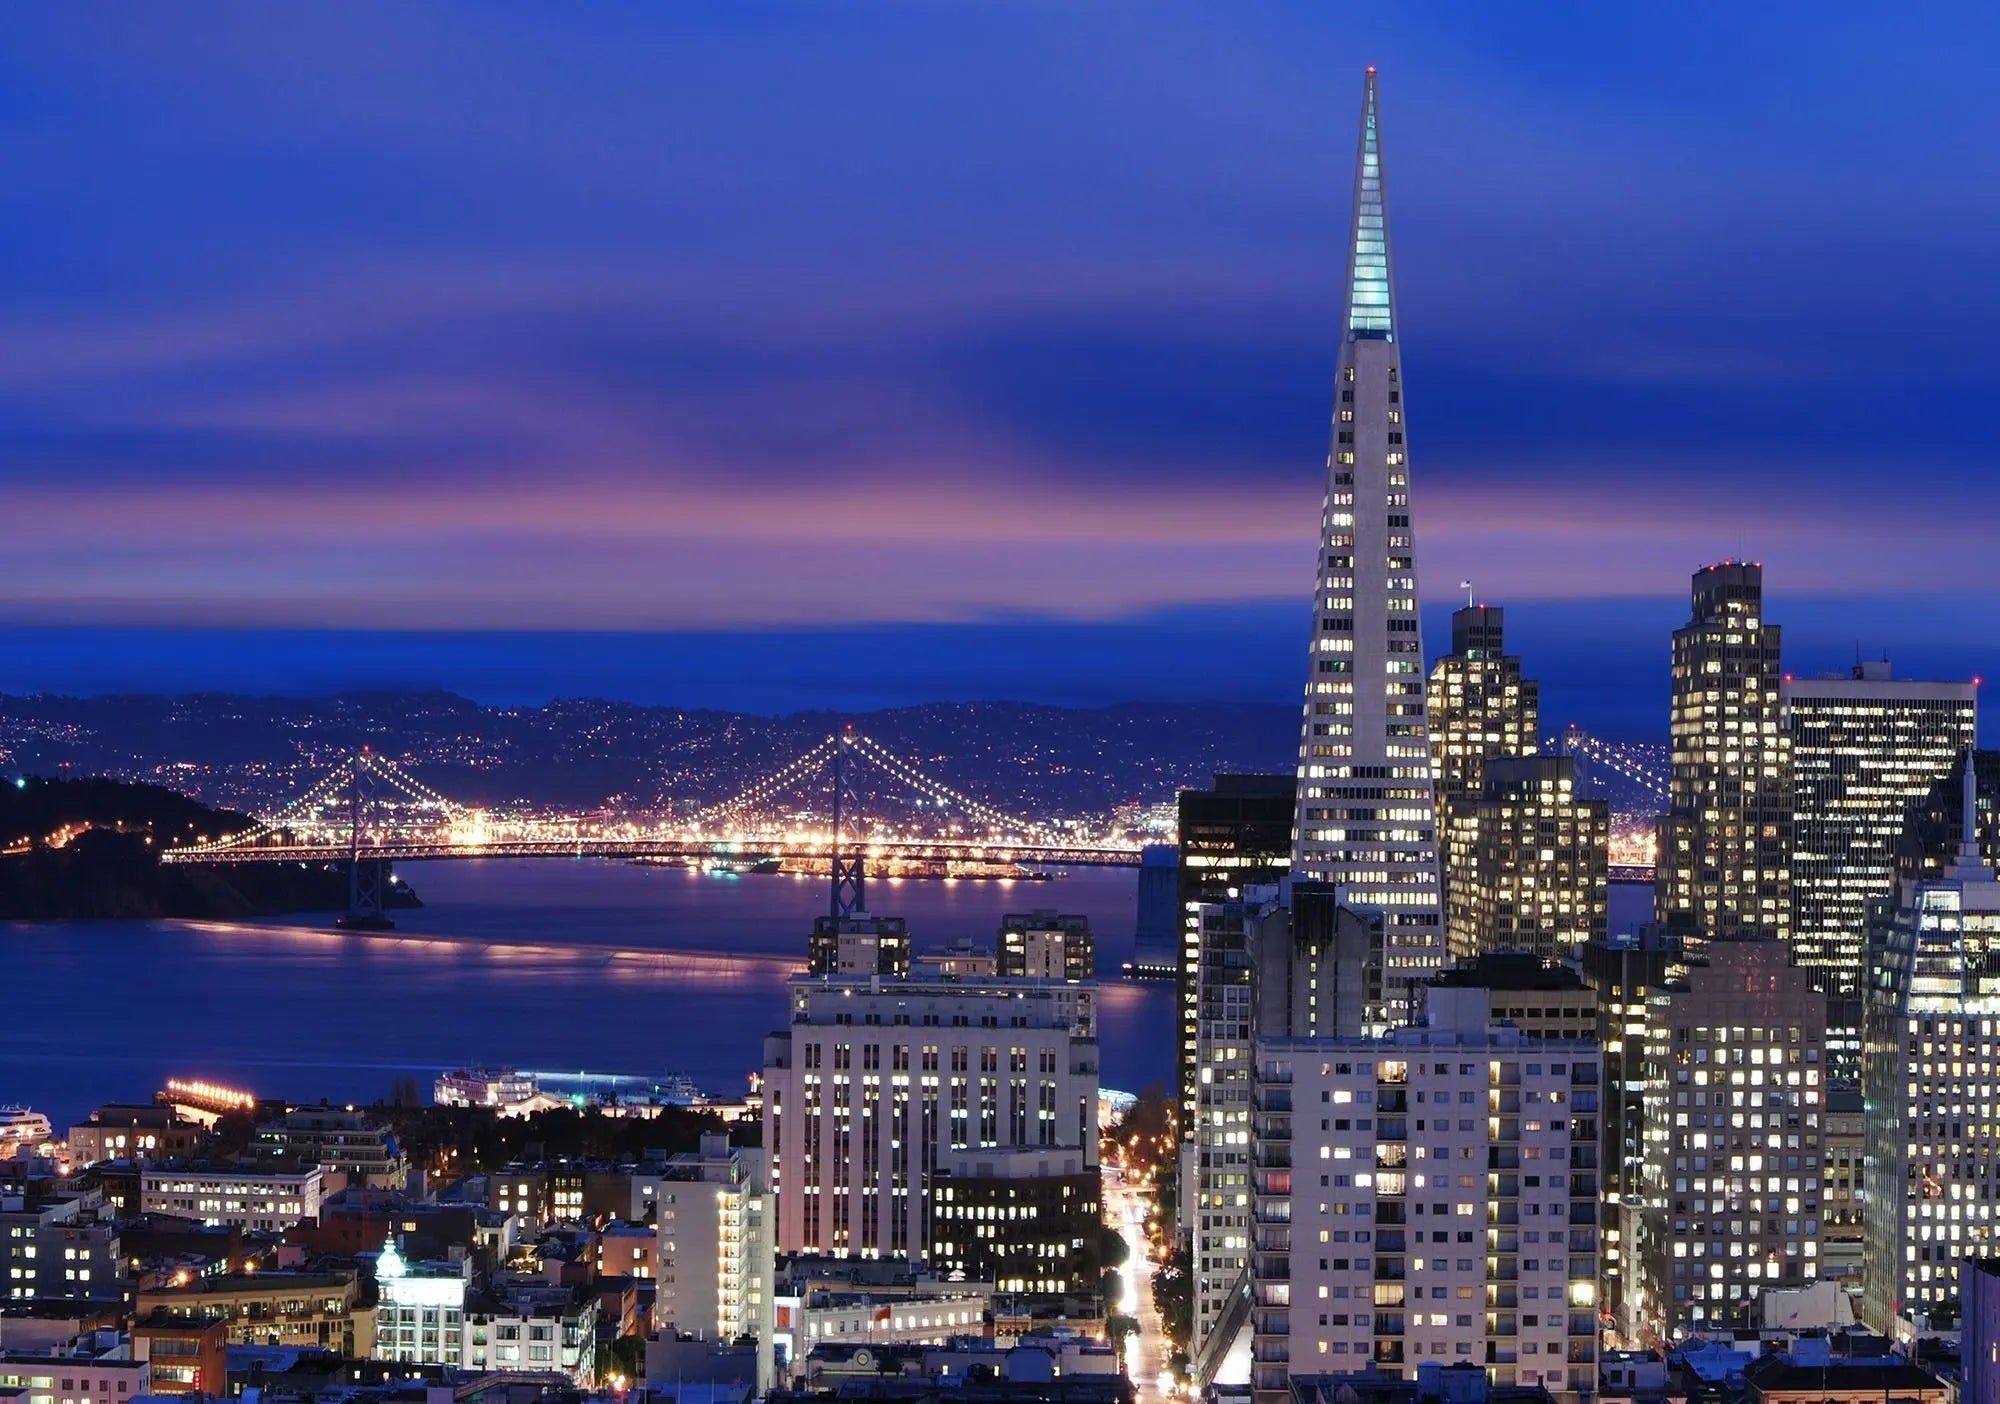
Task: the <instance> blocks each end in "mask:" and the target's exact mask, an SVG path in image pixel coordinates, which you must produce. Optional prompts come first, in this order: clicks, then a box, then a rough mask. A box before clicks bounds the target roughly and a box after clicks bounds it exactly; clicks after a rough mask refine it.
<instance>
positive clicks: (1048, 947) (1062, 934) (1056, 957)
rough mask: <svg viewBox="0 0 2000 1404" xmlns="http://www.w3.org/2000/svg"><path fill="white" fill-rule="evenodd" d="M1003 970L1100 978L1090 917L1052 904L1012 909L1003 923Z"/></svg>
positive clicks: (1038, 976)
mask: <svg viewBox="0 0 2000 1404" xmlns="http://www.w3.org/2000/svg"><path fill="white" fill-rule="evenodd" d="M999 971H1000V974H1001V975H1002V976H1004V977H1006V978H1009V979H1017V980H1094V979H1096V978H1097V948H1096V943H1095V942H1094V941H1093V939H1092V937H1091V934H1090V918H1089V917H1086V916H1076V915H1069V914H1065V913H1060V912H1057V911H1056V910H1054V909H1053V908H1049V907H1043V908H1038V909H1037V910H1035V911H1032V912H1009V913H1008V914H1007V915H1006V916H1005V917H1004V918H1003V919H1002V920H1001V923H1000V963H999Z"/></svg>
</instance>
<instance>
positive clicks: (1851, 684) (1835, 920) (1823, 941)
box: [1784, 660, 1979, 995]
mask: <svg viewBox="0 0 2000 1404" xmlns="http://www.w3.org/2000/svg"><path fill="white" fill-rule="evenodd" d="M1784 704H1785V731H1786V734H1787V736H1788V737H1789V739H1790V742H1791V749H1792V806H1793V814H1792V950H1793V952H1794V953H1795V955H1796V957H1797V959H1798V962H1799V964H1800V965H1803V966H1805V967H1806V968H1807V969H1808V970H1814V971H1817V972H1819V974H1820V978H1821V981H1822V984H1823V986H1824V988H1825V989H1826V990H1827V992H1828V993H1829V994H1841V995H1855V994H1859V993H1860V992H1861V989H1862V986H1863V983H1864V980H1863V975H1864V971H1863V960H1864V957H1865V956H1866V954H1867V949H1868V904H1869V903H1870V902H1872V901H1874V900H1876V899H1877V898H1882V897H1887V896H1888V895H1889V892H1890V888H1891V885H1892V882H1893V879H1894V876H1895V867H1894V855H1895V848H1896V844H1897V841H1898V840H1899V839H1900V838H1901V837H1902V834H1903V830H1904V828H1905V826H1906V825H1907V823H1908V821H1909V818H1910V811H1911V810H1912V809H1913V808H1914V807H1915V806H1917V805H1918V804H1920V803H1921V802H1922V801H1923V799H1924V798H1925V797H1926V796H1927V795H1928V794H1929V793H1930V791H1931V789H1932V787H1933V786H1935V785H1936V784H1937V782H1938V781H1940V780H1942V779H1944V778H1945V777H1946V776H1947V775H1949V774H1950V773H1951V770H1952V766H1953V764H1954V762H1956V761H1957V759H1958V757H1959V756H1961V755H1963V754H1964V752H1965V750H1966V748H1967V747H1969V746H1971V745H1972V744H1973V741H1974V731H1975V730H1976V727H1977V723H1978V716H1979V689H1978V688H1977V686H1975V685H1974V684H1972V683H1970V682H1963V683H1949V682H1914V681H1903V680H1900V679H1897V678H1895V677H1893V676H1892V675H1891V670H1890V667H1889V664H1888V662H1887V661H1886V660H1885V661H1882V662H1879V663H1875V662H1870V663H1858V664H1856V665H1855V667H1854V671H1853V673H1852V674H1851V675H1849V676H1846V677H1836V678H1789V679H1787V680H1786V682H1785V685H1784Z"/></svg>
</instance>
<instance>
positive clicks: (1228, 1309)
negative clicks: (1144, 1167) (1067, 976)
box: [1181, 883, 1382, 1360]
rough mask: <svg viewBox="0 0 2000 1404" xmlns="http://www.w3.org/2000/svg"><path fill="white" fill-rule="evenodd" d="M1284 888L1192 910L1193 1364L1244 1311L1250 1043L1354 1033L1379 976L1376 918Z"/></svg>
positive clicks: (1188, 1149)
mask: <svg viewBox="0 0 2000 1404" xmlns="http://www.w3.org/2000/svg"><path fill="white" fill-rule="evenodd" d="M1285 887H1286V888H1289V890H1288V891H1286V890H1283V889H1281V888H1274V887H1263V888H1254V889H1252V890H1251V892H1250V893H1248V894H1246V895H1245V896H1244V897H1242V898H1239V899H1238V900H1235V901H1231V902H1218V903H1211V904H1208V905H1204V906H1203V907H1201V909H1200V911H1199V917H1200V922H1201V927H1200V929H1201V966H1200V969H1199V972H1198V974H1199V980H1198V985H1197V1009H1198V1014H1199V1018H1198V1021H1197V1032H1198V1044H1199V1052H1200V1057H1199V1063H1200V1076H1199V1078H1198V1079H1197V1080H1196V1083H1195V1107H1194V1114H1193V1116H1192V1117H1190V1118H1189V1120H1188V1127H1189V1130H1190V1135H1189V1138H1188V1140H1187V1142H1186V1144H1185V1146H1184V1149H1183V1156H1182V1170H1181V1174H1182V1183H1181V1219H1182V1221H1183V1224H1184V1226H1185V1228H1186V1232H1187V1237H1188V1240H1189V1246H1190V1253H1191V1257H1192V1262H1193V1267H1194V1274H1193V1275H1194V1284H1193V1297H1194V1333H1193V1346H1194V1355H1195V1357H1196V1359H1197V1360H1200V1359H1203V1358H1204V1352H1207V1351H1211V1350H1213V1351H1220V1350H1226V1349H1227V1344H1226V1342H1227V1338H1229V1337H1231V1336H1233V1335H1234V1332H1235V1328H1236V1327H1237V1326H1238V1325H1239V1324H1240V1317H1241V1313H1242V1309H1243V1308H1244V1307H1245V1306H1247V1302H1248V1299H1247V1297H1245V1296H1244V1295H1243V1294H1242V1288H1243V1285H1244V1277H1245V1274H1246V1273H1247V1271H1248V1270H1249V1266H1250V1243H1251V1203H1250V1198H1251V1175H1250V1167H1251V1134H1252V1126H1251V1115H1250V1112H1251V1094H1252V1084H1253V1083H1254V1081H1255V1074H1256V1059H1255V1053H1256V1040H1257V1039H1259V1038H1266V1037H1270V1038H1286V1037H1298V1038H1304V1037H1331V1036H1333V1035H1336V1034H1346V1035H1358V1034H1359V1033H1360V1032H1361V1027H1362V1015H1363V1011H1364V1006H1365V1005H1366V1003H1367V999H1368V995H1369V993H1370V992H1371V986H1370V978H1371V975H1372V976H1374V977H1376V978H1379V973H1380V969H1381V948H1382V924H1381V921H1380V918H1379V914H1367V915H1364V914H1361V913H1357V912H1354V911H1353V910H1351V909H1349V908H1347V907H1345V906H1343V905H1342V904H1341V903H1340V901H1339V899H1338V893H1337V891H1336V890H1335V889H1334V888H1332V887H1330V886H1328V885H1326V884H1324V883H1317V884H1313V883H1288V884H1286V885H1285ZM1218 1336H1219V1337H1220V1339H1216V1340H1211V1337H1218Z"/></svg>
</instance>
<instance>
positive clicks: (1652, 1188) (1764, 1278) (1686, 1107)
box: [1626, 941, 1826, 1342]
mask: <svg viewBox="0 0 2000 1404" xmlns="http://www.w3.org/2000/svg"><path fill="white" fill-rule="evenodd" d="M1703 959H1704V960H1705V961H1706V962H1707V963H1706V964H1697V965H1693V966H1692V967H1691V968H1690V969H1689V970H1688V973H1687V977H1686V979H1685V981H1684V982H1682V983H1681V984H1680V985H1679V986H1677V987H1674V986H1670V987H1668V988H1667V989H1665V990H1662V991H1659V992H1657V993H1656V994H1655V995H1653V996H1652V998H1651V1010H1650V1017H1649V1019H1648V1026H1647V1037H1646V1099H1645V1136H1646V1160H1645V1197H1646V1209H1645V1213H1644V1215H1643V1218H1642V1220H1641V1222H1640V1224H1639V1227H1638V1233H1637V1235H1636V1237H1637V1241H1636V1242H1633V1243H1631V1244H1630V1245H1628V1246H1629V1251H1631V1252H1632V1253H1633V1254H1634V1255H1635V1257H1636V1259H1637V1262H1636V1267H1637V1269H1638V1281H1637V1283H1636V1284H1630V1285H1628V1289H1627V1295H1626V1307H1627V1311H1628V1313H1629V1314H1630V1318H1631V1319H1630V1321H1629V1322H1628V1329H1630V1330H1631V1331H1632V1332H1633V1333H1634V1334H1637V1335H1639V1336H1640V1337H1641V1338H1642V1339H1645V1340H1648V1341H1654V1342H1659V1341H1665V1340H1670V1339H1672V1338H1674V1337H1676V1336H1678V1335H1682V1334H1687V1333H1692V1332H1701V1331H1710V1330H1725V1329H1730V1328H1733V1327H1737V1326H1741V1325H1744V1324H1745V1323H1747V1322H1748V1321H1749V1320H1750V1315H1749V1313H1750V1311H1751V1308H1752V1307H1753V1306H1754V1304H1755V1302H1756V1298H1757V1295H1758V1293H1760V1292H1762V1291H1764V1290H1766V1289H1768V1288H1787V1287H1802V1286H1806V1285H1809V1284H1810V1283H1812V1282H1815V1281H1817V1280H1818V1278H1819V1275H1820V1245H1821V1235H1822V1223H1821V1201H1820V1195H1821V1193H1822V1192H1823V1188H1824V1182H1823V1173H1824V1158H1825V1112H1826V1084H1825V1076H1824V1071H1825V1070H1824V1063H1823V1052H1822V1050H1823V1046H1824V1043H1825V1038H1826V997H1825V996H1824V995H1823V994H1821V993H1820V992H1819V991H1818V990H1817V989H1815V988H1814V987H1813V981H1812V976H1811V973H1810V972H1808V971H1804V970H1800V969H1799V968H1798V967H1797V966H1795V965H1793V964H1792V962H1791V958H1790V954H1789V952H1788V951H1787V950H1786V948H1785V946H1784V944H1783V943H1782V942H1778V941H1718V942H1714V943H1712V944H1710V945H1709V946H1708V947H1707V950H1706V951H1705V953H1704V956H1703ZM1632 1285H1636V1286H1637V1288H1638V1290H1637V1291H1636V1292H1634V1291H1632V1290H1631V1286H1632Z"/></svg>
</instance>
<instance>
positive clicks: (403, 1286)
mask: <svg viewBox="0 0 2000 1404" xmlns="http://www.w3.org/2000/svg"><path fill="white" fill-rule="evenodd" d="M375 1283H376V1286H377V1287H378V1288H379V1289H380V1292H381V1300H380V1302H379V1304H378V1305H377V1306H376V1308H375V1358H376V1359H377V1360H397V1361H402V1362H405V1363H411V1364H418V1365H454V1366H455V1365H457V1364H458V1363H459V1361H460V1360H461V1359H462V1358H463V1356H464V1350H465V1294H466V1292H467V1291H468V1290H469V1289H470V1288H471V1285H472V1266H471V1264H470V1262H457V1263H412V1262H409V1261H407V1260H406V1259H405V1258H404V1257H403V1255H402V1254H401V1253H400V1252H398V1251H397V1249H396V1243H395V1240H394V1239H391V1240H390V1241H389V1242H388V1243H387V1244H385V1245H384V1246H383V1249H382V1253H381V1256H380V1257H378V1258H376V1260H375Z"/></svg>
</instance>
